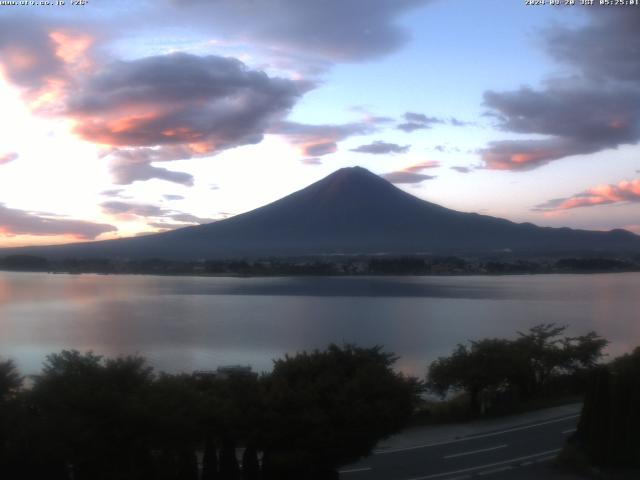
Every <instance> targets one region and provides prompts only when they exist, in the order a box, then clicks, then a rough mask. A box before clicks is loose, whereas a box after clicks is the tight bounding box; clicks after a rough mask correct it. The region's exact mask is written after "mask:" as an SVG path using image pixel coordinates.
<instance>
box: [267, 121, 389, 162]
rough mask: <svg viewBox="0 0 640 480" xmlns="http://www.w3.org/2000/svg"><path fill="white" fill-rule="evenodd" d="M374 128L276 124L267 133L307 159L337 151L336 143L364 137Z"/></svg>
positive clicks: (361, 125)
mask: <svg viewBox="0 0 640 480" xmlns="http://www.w3.org/2000/svg"><path fill="white" fill-rule="evenodd" d="M375 131H376V127H375V126H374V125H372V124H369V123H366V122H360V123H345V124H339V125H331V124H327V125H309V124H305V123H297V122H278V123H277V124H275V125H273V126H272V127H271V129H270V130H269V131H268V133H273V134H278V135H283V136H284V137H286V138H287V140H288V141H289V142H290V143H291V144H293V145H295V146H297V147H298V148H300V150H301V151H302V153H303V154H304V155H306V156H309V157H321V156H324V155H328V154H330V153H334V152H336V151H337V150H338V142H340V141H342V140H345V139H346V138H349V137H351V136H355V135H366V134H369V133H373V132H375Z"/></svg>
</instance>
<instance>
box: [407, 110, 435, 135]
mask: <svg viewBox="0 0 640 480" xmlns="http://www.w3.org/2000/svg"><path fill="white" fill-rule="evenodd" d="M403 118H404V120H405V122H404V123H400V124H399V125H398V129H399V130H403V131H405V132H407V133H411V132H413V131H415V130H424V129H427V128H431V127H432V125H434V124H440V123H444V121H443V120H442V119H440V118H437V117H427V116H426V115H425V114H424V113H415V112H406V113H405V114H404V115H403Z"/></svg>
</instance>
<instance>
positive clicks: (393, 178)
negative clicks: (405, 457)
mask: <svg viewBox="0 0 640 480" xmlns="http://www.w3.org/2000/svg"><path fill="white" fill-rule="evenodd" d="M439 166H440V162H437V161H433V160H429V161H426V162H421V163H418V164H416V165H411V166H409V167H406V168H403V169H402V170H396V171H395V172H389V173H385V174H384V175H381V177H382V178H384V179H385V180H388V181H389V182H391V183H398V184H408V183H414V184H415V183H420V182H423V181H425V180H433V179H434V178H436V176H435V175H427V174H425V173H421V172H423V171H424V170H428V169H431V168H438V167H439Z"/></svg>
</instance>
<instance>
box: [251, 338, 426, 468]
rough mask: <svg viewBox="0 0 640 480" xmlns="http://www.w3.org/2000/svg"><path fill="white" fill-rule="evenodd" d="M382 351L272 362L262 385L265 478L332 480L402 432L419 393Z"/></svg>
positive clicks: (332, 349) (335, 350)
mask: <svg viewBox="0 0 640 480" xmlns="http://www.w3.org/2000/svg"><path fill="white" fill-rule="evenodd" d="M395 360H396V358H395V357H394V356H393V355H391V354H388V353H384V352H383V351H382V349H381V347H374V348H369V349H363V348H358V347H355V346H352V345H345V346H343V347H339V346H336V345H330V346H329V348H328V349H327V350H325V351H314V352H312V353H307V352H302V353H298V354H297V355H295V356H293V357H290V356H286V357H285V358H284V359H281V360H277V361H276V362H275V365H274V369H273V373H272V374H271V375H270V376H269V377H267V378H266V379H265V380H264V381H265V395H266V402H267V408H266V412H267V415H268V419H267V428H265V429H264V437H263V439H262V445H263V450H264V451H265V453H264V459H263V465H264V470H263V475H264V478H279V479H283V480H284V479H287V478H335V476H336V469H337V468H338V467H339V466H340V465H344V464H346V463H349V462H353V461H355V460H357V459H358V458H360V457H362V456H365V455H367V454H369V453H370V452H371V450H372V449H373V447H374V446H375V445H376V443H377V442H378V441H379V440H380V439H382V438H384V437H386V436H388V435H390V434H391V433H394V432H396V431H397V430H399V429H401V428H402V427H403V426H404V425H405V423H406V422H407V420H408V419H409V417H410V416H411V414H412V412H413V409H414V406H415V404H416V401H417V396H418V393H419V391H420V387H421V386H420V384H419V382H418V381H417V380H416V379H413V378H407V377H405V376H403V375H401V374H399V373H396V372H395V371H393V369H392V365H393V363H394V362H395Z"/></svg>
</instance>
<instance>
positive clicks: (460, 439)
mask: <svg viewBox="0 0 640 480" xmlns="http://www.w3.org/2000/svg"><path fill="white" fill-rule="evenodd" d="M579 416H580V414H579V413H578V414H576V415H570V416H568V417H562V418H556V419H555V420H548V421H546V422H540V423H536V424H534V425H525V426H524V427H513V428H508V429H506V430H501V431H499V432H491V433H483V434H481V435H471V436H469V437H464V438H456V439H454V440H447V441H446V442H435V443H424V444H422V445H414V446H412V447H404V448H391V449H389V450H375V451H374V452H373V454H374V455H384V454H386V453H396V452H406V451H409V450H418V449H420V448H428V447H437V446H439V445H449V444H451V443H459V442H469V441H471V440H476V439H478V438H487V437H495V436H496V435H502V434H503V433H510V432H518V431H520V430H528V429H530V428H536V427H541V426H542V425H550V424H552V423H559V422H564V421H566V420H571V419H572V418H578V417H579Z"/></svg>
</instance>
